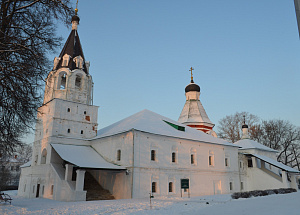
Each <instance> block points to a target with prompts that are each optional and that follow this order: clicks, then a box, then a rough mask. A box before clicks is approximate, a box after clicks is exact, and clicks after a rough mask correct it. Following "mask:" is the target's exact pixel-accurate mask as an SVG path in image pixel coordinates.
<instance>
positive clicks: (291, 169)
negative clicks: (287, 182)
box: [248, 154, 300, 173]
mask: <svg viewBox="0 0 300 215" xmlns="http://www.w3.org/2000/svg"><path fill="white" fill-rule="evenodd" d="M248 155H252V156H254V157H256V158H259V159H260V160H263V161H265V162H266V163H269V164H271V165H273V166H276V167H278V168H279V169H282V170H285V171H287V172H293V173H300V171H298V170H296V169H294V168H292V167H289V166H286V165H284V164H283V163H280V162H278V161H276V160H273V159H272V158H269V157H267V156H263V155H258V154H248Z"/></svg>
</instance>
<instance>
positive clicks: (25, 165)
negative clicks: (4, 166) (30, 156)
mask: <svg viewBox="0 0 300 215" xmlns="http://www.w3.org/2000/svg"><path fill="white" fill-rule="evenodd" d="M29 166H31V160H30V161H28V162H27V163H24V164H23V165H22V166H20V167H21V168H23V167H29Z"/></svg>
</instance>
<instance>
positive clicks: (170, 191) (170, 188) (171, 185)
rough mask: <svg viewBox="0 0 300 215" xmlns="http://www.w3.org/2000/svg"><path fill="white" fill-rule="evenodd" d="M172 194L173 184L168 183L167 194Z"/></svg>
mask: <svg viewBox="0 0 300 215" xmlns="http://www.w3.org/2000/svg"><path fill="white" fill-rule="evenodd" d="M172 192H173V182H169V193H172Z"/></svg>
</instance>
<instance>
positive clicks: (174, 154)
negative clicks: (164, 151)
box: [172, 152, 176, 163]
mask: <svg viewBox="0 0 300 215" xmlns="http://www.w3.org/2000/svg"><path fill="white" fill-rule="evenodd" d="M175 162H176V153H175V152H173V153H172V163H175Z"/></svg>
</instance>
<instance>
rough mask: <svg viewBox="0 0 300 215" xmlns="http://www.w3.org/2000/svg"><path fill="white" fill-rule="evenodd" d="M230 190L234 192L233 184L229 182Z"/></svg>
mask: <svg viewBox="0 0 300 215" xmlns="http://www.w3.org/2000/svg"><path fill="white" fill-rule="evenodd" d="M229 189H230V190H232V189H233V187H232V182H229Z"/></svg>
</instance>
